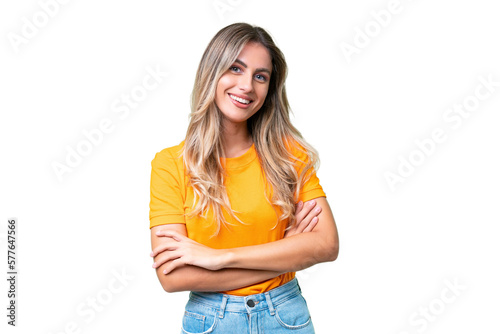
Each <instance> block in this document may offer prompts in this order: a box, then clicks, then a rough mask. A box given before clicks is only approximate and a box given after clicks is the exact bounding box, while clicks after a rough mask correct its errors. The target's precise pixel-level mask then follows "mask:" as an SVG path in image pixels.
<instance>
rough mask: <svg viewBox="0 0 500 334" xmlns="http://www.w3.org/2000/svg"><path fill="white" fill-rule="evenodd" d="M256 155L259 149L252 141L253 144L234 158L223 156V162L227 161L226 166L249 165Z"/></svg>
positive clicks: (230, 167) (232, 167)
mask: <svg viewBox="0 0 500 334" xmlns="http://www.w3.org/2000/svg"><path fill="white" fill-rule="evenodd" d="M256 157H257V151H256V150H255V143H252V146H250V148H249V149H248V150H247V151H246V152H245V153H243V154H242V155H240V156H238V157H234V158H221V162H222V163H225V167H226V168H229V169H234V168H238V167H243V166H245V165H248V164H249V163H250V162H252V161H253V160H254V159H255V158H256Z"/></svg>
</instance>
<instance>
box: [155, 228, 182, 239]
mask: <svg viewBox="0 0 500 334" xmlns="http://www.w3.org/2000/svg"><path fill="white" fill-rule="evenodd" d="M155 234H156V236H158V237H169V238H172V239H174V240H176V241H181V240H183V239H184V238H187V237H186V236H184V235H182V234H180V233H179V232H176V231H172V230H160V231H156V233H155Z"/></svg>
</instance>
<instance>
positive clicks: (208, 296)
mask: <svg viewBox="0 0 500 334" xmlns="http://www.w3.org/2000/svg"><path fill="white" fill-rule="evenodd" d="M181 333H182V334H194V333H201V334H207V333H213V334H219V333H225V334H233V333H234V334H261V333H272V334H280V333H296V334H311V333H314V327H313V324H312V321H311V316H310V315H309V310H308V309H307V303H306V301H305V299H304V297H302V293H301V290H300V287H299V284H298V282H297V278H294V279H293V280H291V281H290V282H288V283H286V284H283V285H281V286H279V287H277V288H275V289H272V290H270V291H268V292H264V293H260V294H255V295H249V296H245V297H242V296H233V295H227V294H222V293H215V292H191V293H190V295H189V301H188V303H187V304H186V310H185V312H184V317H183V319H182V331H181Z"/></svg>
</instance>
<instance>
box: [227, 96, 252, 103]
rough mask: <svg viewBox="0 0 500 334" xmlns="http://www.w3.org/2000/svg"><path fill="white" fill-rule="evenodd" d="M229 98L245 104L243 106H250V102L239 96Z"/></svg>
mask: <svg viewBox="0 0 500 334" xmlns="http://www.w3.org/2000/svg"><path fill="white" fill-rule="evenodd" d="M229 97H230V98H231V99H233V100H235V101H238V102H239V103H243V104H250V102H252V101H250V100H245V99H243V98H241V97H238V96H235V95H232V94H229Z"/></svg>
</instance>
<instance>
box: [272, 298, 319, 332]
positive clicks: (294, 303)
mask: <svg viewBox="0 0 500 334" xmlns="http://www.w3.org/2000/svg"><path fill="white" fill-rule="evenodd" d="M275 308H276V315H275V317H276V321H278V323H279V324H280V325H281V326H283V327H284V328H287V329H301V328H304V327H306V326H309V325H310V324H312V322H311V315H310V314H309V309H308V308H307V303H306V300H305V299H304V297H302V295H301V294H298V295H297V296H295V297H293V298H291V299H288V300H287V301H285V302H283V303H281V304H278V305H276V306H275Z"/></svg>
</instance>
